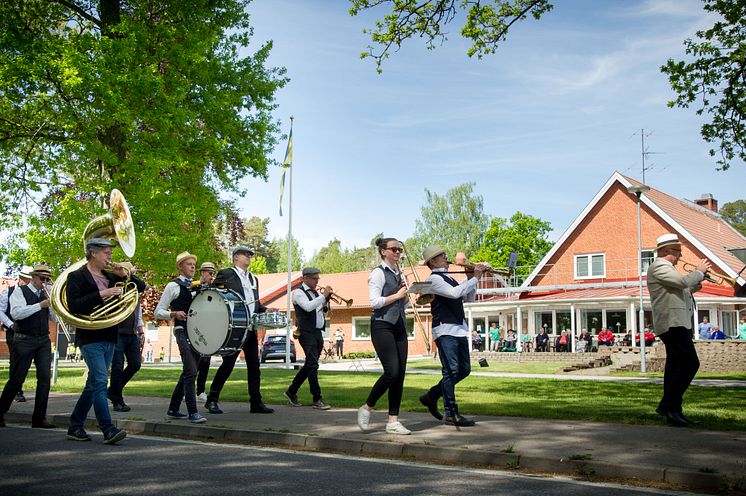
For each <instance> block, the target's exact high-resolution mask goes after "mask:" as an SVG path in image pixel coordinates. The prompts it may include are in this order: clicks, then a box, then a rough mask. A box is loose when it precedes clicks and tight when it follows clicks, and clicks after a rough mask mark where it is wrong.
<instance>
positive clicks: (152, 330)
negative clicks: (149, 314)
mask: <svg viewBox="0 0 746 496" xmlns="http://www.w3.org/2000/svg"><path fill="white" fill-rule="evenodd" d="M145 339H149V340H150V342H151V343H152V342H153V341H158V324H157V323H156V322H148V323H146V324H145Z"/></svg>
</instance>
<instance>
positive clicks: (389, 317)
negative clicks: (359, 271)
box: [373, 265, 407, 325]
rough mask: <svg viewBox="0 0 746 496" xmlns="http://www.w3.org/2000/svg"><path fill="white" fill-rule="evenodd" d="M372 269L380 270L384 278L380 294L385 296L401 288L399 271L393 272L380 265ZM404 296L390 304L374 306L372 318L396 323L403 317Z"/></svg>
mask: <svg viewBox="0 0 746 496" xmlns="http://www.w3.org/2000/svg"><path fill="white" fill-rule="evenodd" d="M373 270H382V271H383V276H384V278H385V281H386V282H385V283H384V285H383V289H382V290H381V296H383V297H386V296H390V295H392V294H395V293H396V292H397V291H399V289H400V288H401V277H402V275H401V272H400V273H399V274H394V273H393V272H392V271H391V270H388V269H384V268H383V267H381V266H380V265H379V266H378V267H376V268H375V269H373ZM406 301H407V300H406V298H404V299H401V300H397V301H395V302H394V303H391V304H390V305H386V306H385V307H381V308H376V309H375V310H373V320H385V321H386V322H388V323H389V324H391V325H394V324H396V323H397V322H398V321H399V319H402V320H403V319H404V304H405V303H406Z"/></svg>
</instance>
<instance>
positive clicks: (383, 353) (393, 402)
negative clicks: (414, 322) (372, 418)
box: [365, 319, 409, 415]
mask: <svg viewBox="0 0 746 496" xmlns="http://www.w3.org/2000/svg"><path fill="white" fill-rule="evenodd" d="M370 339H371V341H372V342H373V348H374V349H375V350H376V353H378V359H379V360H381V365H382V366H383V375H382V376H381V377H379V378H378V380H377V381H376V383H375V384H373V388H372V389H371V390H370V393H369V394H368V399H367V401H366V402H365V403H366V404H367V405H368V406H369V407H374V406H376V403H377V402H378V400H379V399H381V397H382V396H383V394H384V393H385V392H386V391H388V393H389V394H388V398H389V415H399V407H400V406H401V397H402V393H403V391H404V376H405V374H406V373H407V353H408V350H409V342H408V341H407V331H406V328H405V327H404V321H403V320H402V319H399V321H398V322H397V323H396V324H394V325H391V324H389V323H388V322H386V321H384V320H373V321H372V324H371V331H370Z"/></svg>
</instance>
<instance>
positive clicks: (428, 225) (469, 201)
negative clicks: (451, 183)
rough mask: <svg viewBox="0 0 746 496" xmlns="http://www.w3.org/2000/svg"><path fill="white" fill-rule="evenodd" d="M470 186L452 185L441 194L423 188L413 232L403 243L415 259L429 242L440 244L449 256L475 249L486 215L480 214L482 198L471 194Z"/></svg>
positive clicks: (485, 225) (486, 221)
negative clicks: (422, 196) (423, 194)
mask: <svg viewBox="0 0 746 496" xmlns="http://www.w3.org/2000/svg"><path fill="white" fill-rule="evenodd" d="M474 185H475V183H465V184H462V185H460V186H456V187H455V188H452V189H450V190H448V191H447V192H446V194H445V195H443V196H441V195H438V194H437V193H432V192H431V191H429V190H428V189H427V188H425V200H426V202H425V205H423V206H422V207H420V218H419V219H417V220H416V221H415V229H414V235H413V236H412V238H411V239H409V240H407V242H406V246H407V250H408V252H409V254H410V256H411V257H412V258H414V259H415V261H416V260H419V259H420V257H421V256H422V252H423V250H424V249H425V248H426V247H427V245H431V244H437V245H440V246H441V247H442V248H443V249H444V250H446V252H447V253H448V254H449V255H451V256H453V255H455V254H456V253H458V252H464V253H465V254H466V256H467V257H468V256H470V255H471V254H473V253H474V252H475V251H477V250H478V249H479V247H480V246H481V245H482V240H483V238H484V232H485V231H486V230H487V227H488V226H489V223H490V218H489V216H488V215H487V214H485V213H484V199H483V198H482V196H481V195H477V194H475V193H474Z"/></svg>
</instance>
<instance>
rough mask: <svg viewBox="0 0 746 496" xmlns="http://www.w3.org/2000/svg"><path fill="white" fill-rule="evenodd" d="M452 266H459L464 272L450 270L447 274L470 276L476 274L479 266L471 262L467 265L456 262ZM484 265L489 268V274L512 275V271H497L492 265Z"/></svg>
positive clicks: (499, 269)
mask: <svg viewBox="0 0 746 496" xmlns="http://www.w3.org/2000/svg"><path fill="white" fill-rule="evenodd" d="M451 265H458V266H459V267H463V268H464V270H455V271H452V270H449V271H447V272H446V273H447V274H469V273H471V272H474V269H475V268H476V266H477V264H475V263H469V262H466V263H458V262H454V263H452V264H451ZM484 265H486V266H487V270H486V272H487V273H489V274H493V275H498V276H509V275H510V269H504V268H498V269H496V268H494V267H493V266H492V265H490V264H488V263H486V262H485V263H484Z"/></svg>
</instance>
